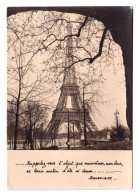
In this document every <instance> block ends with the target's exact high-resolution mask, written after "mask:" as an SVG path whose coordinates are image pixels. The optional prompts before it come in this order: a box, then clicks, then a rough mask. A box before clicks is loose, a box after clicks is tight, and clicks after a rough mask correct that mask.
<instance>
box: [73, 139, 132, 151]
mask: <svg viewBox="0 0 139 196" xmlns="http://www.w3.org/2000/svg"><path fill="white" fill-rule="evenodd" d="M71 150H132V141H131V140H130V141H115V142H92V144H91V146H87V147H85V146H80V147H75V148H74V147H72V148H71Z"/></svg>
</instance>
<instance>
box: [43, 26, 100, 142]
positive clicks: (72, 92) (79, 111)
mask: <svg viewBox="0 0 139 196" xmlns="http://www.w3.org/2000/svg"><path fill="white" fill-rule="evenodd" d="M67 34H68V35H70V34H72V25H71V24H68V25H67ZM66 45H67V52H66V65H65V68H66V69H65V71H64V79H63V83H62V87H61V89H60V90H61V94H60V97H59V100H58V103H57V107H56V109H55V110H54V111H53V114H52V118H51V121H50V122H49V124H48V126H47V129H46V131H47V133H48V135H49V137H51V138H52V139H56V138H57V134H58V130H59V127H60V125H61V124H62V123H65V122H67V123H68V120H69V121H70V123H74V125H75V126H76V127H77V129H78V132H79V135H80V138H81V137H82V136H83V135H84V126H86V128H87V130H88V132H89V133H90V134H91V135H92V132H93V131H98V128H97V127H96V125H95V123H94V122H93V121H92V119H91V117H90V115H89V109H87V108H85V107H83V105H84V104H83V101H82V98H81V95H80V91H79V86H78V85H77V78H76V73H75V68H74V66H70V65H71V64H72V63H73V46H72V38H71V37H68V38H67V42H66ZM68 97H70V100H71V108H67V101H68ZM84 119H85V121H84Z"/></svg>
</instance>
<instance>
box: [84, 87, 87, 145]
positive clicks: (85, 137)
mask: <svg viewBox="0 0 139 196" xmlns="http://www.w3.org/2000/svg"><path fill="white" fill-rule="evenodd" d="M84 89H85V85H84V87H83V111H84V142H85V146H87V136H86V122H85V120H86V119H85V100H84V94H85V93H84Z"/></svg>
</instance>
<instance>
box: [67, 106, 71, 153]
mask: <svg viewBox="0 0 139 196" xmlns="http://www.w3.org/2000/svg"><path fill="white" fill-rule="evenodd" d="M67 149H68V150H69V149H70V127H69V109H68V141H67Z"/></svg>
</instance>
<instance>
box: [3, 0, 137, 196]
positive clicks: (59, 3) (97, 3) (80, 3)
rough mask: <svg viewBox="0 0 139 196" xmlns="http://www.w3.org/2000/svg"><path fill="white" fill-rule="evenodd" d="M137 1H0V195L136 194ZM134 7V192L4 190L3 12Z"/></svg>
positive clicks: (4, 46)
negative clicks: (38, 8)
mask: <svg viewBox="0 0 139 196" xmlns="http://www.w3.org/2000/svg"><path fill="white" fill-rule="evenodd" d="M137 4H138V1H137V0H136V1H135V0H132V1H131V0H122V1H121V0H116V1H115V2H114V1H112V0H101V1H100V0H96V1H93V0H79V1H75V0H70V1H66V0H59V1H58V0H55V1H54V0H22V1H19V0H1V1H0V195H11V196H12V195H14V196H16V195H19V194H20V195H21V196H22V195H24V194H27V195H30V194H33V195H34V196H35V195H38V194H40V193H41V194H51V195H55V194H56V195H58V196H59V195H60V196H62V195H70V194H73V195H75V194H76V195H78V194H79V195H81V196H82V195H84V194H89V195H90V194H97V195H98V196H99V195H102V194H104V195H105V194H106V195H108V196H109V195H113V196H115V195H116V196H117V194H118V195H126V196H128V195H139V194H138V193H139V191H138V187H139V181H138V174H139V159H138V156H139V154H138V140H139V117H138V116H139V115H138V110H139V109H138V108H139V107H138V106H139V90H138V89H139V87H138V86H139V85H138V84H139V81H138V80H139V58H138V57H139V49H138V48H139V47H138V44H139V28H138V26H139V25H138V24H139V22H138V20H139V9H138V5H137ZM129 5H130V6H133V8H134V66H133V67H134V83H133V84H134V113H133V117H134V134H133V135H134V150H133V154H134V167H133V170H134V173H133V175H134V184H133V190H116V191H113V190H112V191H111V190H109V191H106V190H104V191H102V190H93V191H91V190H88V191H83V190H82V191H78V192H77V191H47V192H45V191H25V192H24V191H7V173H6V171H7V152H6V9H7V7H10V6H12V7H15V6H21V7H22V6H26V7H27V6H129Z"/></svg>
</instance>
